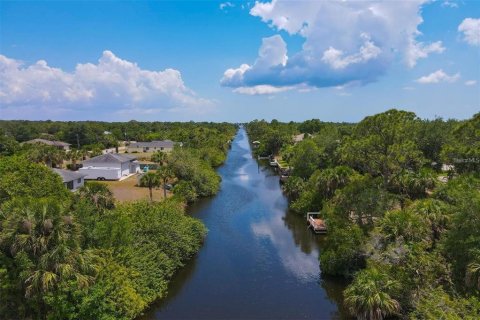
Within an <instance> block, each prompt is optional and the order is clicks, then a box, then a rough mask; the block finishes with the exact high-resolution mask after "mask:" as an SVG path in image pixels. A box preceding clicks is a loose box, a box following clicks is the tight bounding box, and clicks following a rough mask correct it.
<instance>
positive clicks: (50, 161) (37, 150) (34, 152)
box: [28, 143, 66, 168]
mask: <svg viewBox="0 0 480 320" xmlns="http://www.w3.org/2000/svg"><path fill="white" fill-rule="evenodd" d="M28 158H29V159H30V161H33V162H37V163H40V162H41V163H44V164H45V165H46V166H47V167H50V168H52V167H54V166H55V165H58V164H62V163H63V160H64V159H65V158H66V154H65V151H63V150H60V149H58V148H55V147H53V146H47V145H43V144H39V143H38V144H35V145H33V146H32V147H31V149H30V151H29V153H28Z"/></svg>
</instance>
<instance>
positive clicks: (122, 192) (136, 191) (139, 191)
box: [98, 175, 171, 202]
mask: <svg viewBox="0 0 480 320" xmlns="http://www.w3.org/2000/svg"><path fill="white" fill-rule="evenodd" d="M98 182H100V183H103V184H106V185H107V186H108V188H109V189H110V190H112V192H113V195H114V196H115V199H116V200H117V201H119V202H127V201H137V200H149V199H150V195H149V191H148V188H141V187H137V186H136V184H137V175H133V176H131V177H129V178H127V179H125V180H123V181H98ZM152 193H153V201H161V200H162V199H163V189H162V188H158V189H153V190H152ZM170 195H171V193H170V191H167V197H169V196H170Z"/></svg>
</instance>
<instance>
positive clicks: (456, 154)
mask: <svg viewBox="0 0 480 320" xmlns="http://www.w3.org/2000/svg"><path fill="white" fill-rule="evenodd" d="M453 136H454V139H453V141H452V142H451V143H448V144H446V145H445V146H444V147H443V149H442V158H443V159H444V161H445V162H447V163H450V164H454V165H455V171H457V172H459V173H466V172H479V171H480V112H479V113H477V114H475V115H474V116H473V118H472V119H470V120H468V121H465V122H464V123H462V124H460V125H459V126H458V127H457V128H456V129H455V130H454V132H453Z"/></svg>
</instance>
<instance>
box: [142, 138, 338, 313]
mask: <svg viewBox="0 0 480 320" xmlns="http://www.w3.org/2000/svg"><path fill="white" fill-rule="evenodd" d="M218 173H219V174H220V175H221V177H222V188H221V191H220V192H219V193H218V194H217V196H215V197H214V198H211V199H205V200H203V201H200V202H199V203H197V204H196V205H194V206H192V207H191V208H190V209H189V212H190V214H191V215H192V216H194V217H196V218H198V219H200V220H202V221H203V222H204V223H205V225H206V226H207V228H208V229H209V232H208V236H207V238H206V240H205V243H204V246H203V247H202V249H201V250H200V252H199V254H198V255H197V256H196V257H195V258H193V259H192V260H191V261H189V262H188V263H187V265H186V266H185V268H183V269H182V270H181V271H180V272H178V273H177V274H176V276H175V278H174V279H173V281H172V283H171V285H170V287H169V294H168V296H167V297H166V299H164V300H162V301H160V302H158V303H157V304H154V305H153V306H152V307H151V308H150V310H149V311H148V312H147V313H146V314H145V316H144V317H142V319H342V318H343V312H342V311H341V308H340V307H339V306H341V302H342V301H341V300H342V290H343V288H344V284H343V283H342V282H340V281H339V280H338V279H324V278H323V277H321V275H320V267H319V262H318V256H319V251H320V250H321V245H322V236H318V235H317V236H316V235H314V234H313V233H312V232H311V231H310V230H308V229H307V226H306V222H305V220H304V218H302V217H300V216H298V215H296V214H294V213H291V212H289V211H288V203H287V200H286V198H285V197H284V196H283V194H282V190H281V188H280V185H279V182H278V176H276V175H275V174H274V172H273V171H272V170H271V169H270V168H268V167H265V166H262V165H258V163H257V161H256V160H255V159H253V158H252V155H251V149H250V145H249V143H248V137H247V134H246V132H245V130H244V129H240V130H239V131H238V133H237V136H236V137H235V140H234V141H233V143H232V148H231V150H230V151H229V154H228V157H227V160H226V162H225V164H224V165H223V166H222V167H220V168H219V169H218Z"/></svg>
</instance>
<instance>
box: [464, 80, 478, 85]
mask: <svg viewBox="0 0 480 320" xmlns="http://www.w3.org/2000/svg"><path fill="white" fill-rule="evenodd" d="M476 84H477V80H467V81H465V85H466V86H474V85H476Z"/></svg>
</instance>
